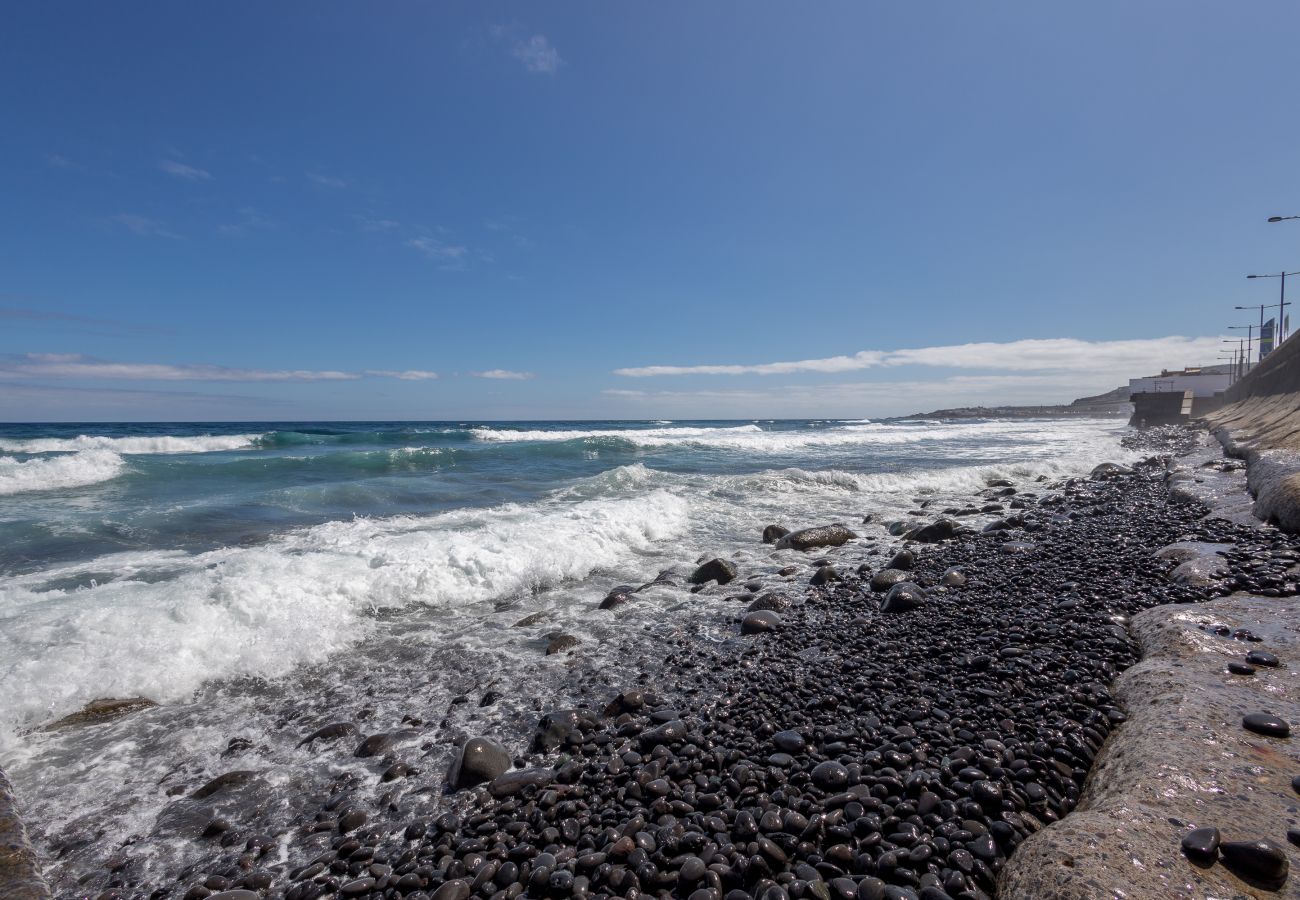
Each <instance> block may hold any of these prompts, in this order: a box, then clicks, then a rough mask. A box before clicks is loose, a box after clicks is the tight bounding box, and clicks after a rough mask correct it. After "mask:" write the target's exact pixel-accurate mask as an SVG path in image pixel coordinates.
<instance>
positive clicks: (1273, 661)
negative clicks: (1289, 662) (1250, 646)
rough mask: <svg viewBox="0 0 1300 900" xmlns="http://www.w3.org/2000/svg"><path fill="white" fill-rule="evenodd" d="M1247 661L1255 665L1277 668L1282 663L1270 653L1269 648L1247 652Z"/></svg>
mask: <svg viewBox="0 0 1300 900" xmlns="http://www.w3.org/2000/svg"><path fill="white" fill-rule="evenodd" d="M1246 662H1248V663H1250V664H1251V665H1255V666H1264V667H1266V668H1269V669H1276V668H1277V667H1278V666H1280V665H1282V663H1281V661H1280V660H1279V659H1278V658H1277V657H1276V656H1274V655H1273V654H1272V653H1269V652H1268V651H1267V650H1252V651H1250V652H1249V653H1247V654H1246Z"/></svg>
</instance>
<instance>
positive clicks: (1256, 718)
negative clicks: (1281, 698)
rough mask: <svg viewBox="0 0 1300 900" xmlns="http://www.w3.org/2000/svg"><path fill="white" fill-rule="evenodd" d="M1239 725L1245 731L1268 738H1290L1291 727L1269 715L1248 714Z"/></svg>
mask: <svg viewBox="0 0 1300 900" xmlns="http://www.w3.org/2000/svg"><path fill="white" fill-rule="evenodd" d="M1241 725H1242V727H1243V728H1245V729H1246V730H1247V731H1253V732H1255V733H1256V734H1263V735H1267V736H1269V737H1276V738H1285V737H1290V736H1291V726H1290V725H1288V724H1287V723H1286V722H1284V721H1282V720H1281V719H1279V718H1278V717H1277V716H1274V715H1271V714H1269V713H1250V714H1249V715H1247V716H1246V717H1245V718H1243V719H1242V720H1241Z"/></svg>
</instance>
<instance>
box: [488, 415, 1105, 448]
mask: <svg viewBox="0 0 1300 900" xmlns="http://www.w3.org/2000/svg"><path fill="white" fill-rule="evenodd" d="M472 433H473V435H474V438H475V439H476V440H480V441H492V442H511V441H538V442H542V441H573V440H588V439H606V438H617V439H620V440H624V441H627V442H628V443H631V444H633V445H635V446H638V447H645V448H656V447H668V446H673V445H682V446H687V445H689V446H696V447H707V448H713V449H724V450H735V451H738V452H748V453H759V454H762V453H768V454H790V453H797V452H801V451H807V450H828V449H851V448H853V447H855V446H864V447H866V446H891V445H913V446H915V445H922V446H924V445H928V444H939V445H943V446H944V447H945V453H947V452H950V451H949V450H948V448H950V447H951V446H952V445H954V444H965V445H967V446H966V448H965V449H964V450H957V451H955V452H957V453H962V452H968V453H970V454H971V455H981V454H984V453H986V449H987V448H986V444H985V443H984V442H987V441H990V440H996V441H1002V442H1006V443H1014V444H1018V445H1023V446H1024V447H1026V448H1027V449H1032V448H1033V447H1036V446H1040V445H1042V444H1043V443H1044V441H1045V440H1055V441H1060V442H1064V441H1066V440H1072V439H1074V438H1076V437H1083V438H1086V437H1091V436H1095V435H1097V434H1106V432H1105V431H1101V430H1099V429H1098V427H1097V423H1096V422H1094V421H1072V422H1060V421H1054V422H1051V423H1050V424H1048V423H1044V422H1041V421H1006V420H1002V421H990V422H960V423H946V424H939V423H933V422H914V423H907V424H883V423H878V422H869V421H865V422H863V423H856V424H836V425H832V426H831V427H827V428H823V429H818V430H815V431H812V430H770V431H769V430H764V429H762V428H760V427H759V426H758V425H741V426H734V427H723V428H692V427H686V426H681V427H675V428H597V429H586V430H579V429H573V430H564V431H546V430H529V431H515V430H508V429H500V430H498V429H495V428H475V429H474V430H473V432H472ZM1045 435H1046V436H1047V437H1046V438H1045V437H1044V436H1045Z"/></svg>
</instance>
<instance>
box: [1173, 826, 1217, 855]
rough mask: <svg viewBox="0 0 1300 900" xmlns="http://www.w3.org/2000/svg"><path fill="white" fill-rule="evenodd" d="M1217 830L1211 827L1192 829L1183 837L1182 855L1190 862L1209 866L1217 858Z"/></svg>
mask: <svg viewBox="0 0 1300 900" xmlns="http://www.w3.org/2000/svg"><path fill="white" fill-rule="evenodd" d="M1219 840H1220V839H1219V829H1217V828H1215V827H1214V826H1213V825H1206V826H1205V827H1203V828H1193V829H1192V830H1191V831H1189V832H1187V834H1185V835H1183V842H1182V848H1183V854H1184V855H1185V856H1186V857H1187V858H1188V859H1190V860H1191V861H1192V862H1195V863H1200V864H1201V865H1209V864H1211V863H1213V862H1214V861H1215V860H1216V859H1218V858H1219Z"/></svg>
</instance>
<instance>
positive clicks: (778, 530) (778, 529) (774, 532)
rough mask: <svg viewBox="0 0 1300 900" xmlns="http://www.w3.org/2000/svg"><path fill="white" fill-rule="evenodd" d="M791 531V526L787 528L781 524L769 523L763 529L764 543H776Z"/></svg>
mask: <svg viewBox="0 0 1300 900" xmlns="http://www.w3.org/2000/svg"><path fill="white" fill-rule="evenodd" d="M789 533H790V529H789V528H785V527H783V526H781V525H769V526H767V527H766V528H764V529H763V543H764V544H775V543H776V542H777V541H779V540H781V538H783V537H785V536H786V535H787V534H789Z"/></svg>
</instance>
